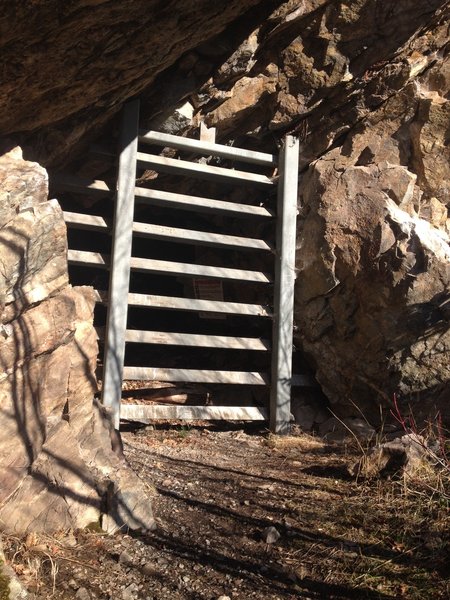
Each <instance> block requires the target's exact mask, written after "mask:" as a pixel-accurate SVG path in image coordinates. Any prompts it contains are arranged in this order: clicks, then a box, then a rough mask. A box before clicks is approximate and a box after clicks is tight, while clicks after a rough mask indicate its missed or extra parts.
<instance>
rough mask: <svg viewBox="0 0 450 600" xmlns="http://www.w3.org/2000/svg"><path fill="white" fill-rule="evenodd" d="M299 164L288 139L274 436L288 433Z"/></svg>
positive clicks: (283, 163)
mask: <svg viewBox="0 0 450 600" xmlns="http://www.w3.org/2000/svg"><path fill="white" fill-rule="evenodd" d="M298 160H299V142H298V139H297V138H294V137H293V136H290V135H288V136H286V139H285V142H284V146H283V148H282V151H281V154H280V165H279V170H280V179H279V187H278V218H277V238H276V239H277V252H276V260H275V286H274V320H273V334H272V338H273V350H272V375H271V381H272V385H271V390H270V428H271V430H272V431H273V432H275V433H288V432H289V429H290V425H289V421H290V414H291V384H292V345H293V344H292V336H293V326H294V285H295V249H296V221H297V187H298Z"/></svg>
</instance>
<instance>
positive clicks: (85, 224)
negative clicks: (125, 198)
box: [63, 211, 272, 251]
mask: <svg viewBox="0 0 450 600" xmlns="http://www.w3.org/2000/svg"><path fill="white" fill-rule="evenodd" d="M63 215H64V221H65V222H66V224H67V225H68V226H70V227H76V228H78V229H86V230H93V231H105V232H108V231H109V230H110V224H109V223H108V222H107V221H106V220H105V219H104V218H103V217H100V216H96V215H84V214H81V213H74V212H68V211H64V212H63ZM133 233H134V234H135V235H137V236H139V237H146V238H151V239H156V240H163V241H170V242H178V243H183V244H195V245H200V246H215V247H219V248H248V249H251V250H263V251H270V250H272V247H271V246H270V244H268V243H267V242H266V241H265V240H258V239H255V238H247V237H241V236H236V235H224V234H219V233H210V232H208V231H195V230H193V229H181V228H179V227H167V226H165V225H154V224H152V223H137V222H134V223H133Z"/></svg>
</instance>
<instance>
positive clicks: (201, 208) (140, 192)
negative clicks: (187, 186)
mask: <svg viewBox="0 0 450 600" xmlns="http://www.w3.org/2000/svg"><path fill="white" fill-rule="evenodd" d="M135 196H136V200H137V201H138V202H141V203H142V202H148V201H150V202H149V203H150V204H152V205H154V206H161V207H163V208H164V207H168V208H181V209H182V210H189V211H195V212H203V213H212V214H225V215H234V216H237V217H266V218H267V217H269V218H270V217H273V216H274V213H273V212H272V211H270V210H268V209H267V208H264V207H262V206H252V205H251V204H239V203H237V202H226V201H224V200H213V199H212V198H203V197H202V196H189V195H187V194H177V193H175V192H165V191H163V190H153V189H147V188H141V187H137V188H136V189H135Z"/></svg>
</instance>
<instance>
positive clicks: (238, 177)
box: [64, 100, 311, 432]
mask: <svg viewBox="0 0 450 600" xmlns="http://www.w3.org/2000/svg"><path fill="white" fill-rule="evenodd" d="M138 144H139V145H140V146H141V147H142V146H145V145H151V146H153V147H154V146H158V147H163V148H173V149H177V150H181V151H187V152H189V153H190V154H192V155H200V156H202V157H205V156H207V157H220V158H221V159H226V160H231V161H234V162H235V163H236V164H240V165H251V167H250V168H252V169H253V171H248V170H238V169H234V168H225V167H223V166H213V165H211V164H207V163H206V162H205V160H203V161H199V162H196V161H195V160H196V159H193V158H189V160H180V159H178V158H171V157H166V156H161V155H160V154H148V153H146V152H141V151H140V150H139V148H140V147H139V146H138ZM298 153H299V146H298V140H297V139H296V138H294V137H292V136H287V137H286V138H285V140H284V145H283V147H282V149H281V152H280V155H279V157H276V156H273V155H270V154H265V153H261V152H256V151H250V150H245V149H241V148H236V147H233V146H226V145H221V144H216V143H214V142H211V141H205V140H203V139H200V140H193V139H188V138H185V137H180V136H175V135H169V134H164V133H158V132H155V131H148V132H144V131H140V130H139V101H138V100H134V101H131V102H129V103H128V104H126V105H125V107H124V110H123V117H122V131H121V139H120V158H119V166H118V177H117V189H116V201H115V214H114V220H113V225H112V230H111V234H112V251H111V256H110V257H108V256H105V255H103V254H101V253H96V252H87V251H80V250H73V249H69V256H68V258H69V263H71V264H76V265H90V266H97V267H102V268H109V270H110V281H109V289H108V291H107V292H105V291H103V292H102V291H98V301H99V302H106V303H107V310H108V314H107V325H106V331H105V340H104V372H103V385H102V400H103V403H104V404H105V406H107V407H109V408H110V410H111V411H112V413H113V416H114V423H115V427H116V428H119V424H120V419H121V418H122V419H127V420H139V419H143V420H149V419H186V420H188V419H218V420H221V419H236V420H241V419H242V420H261V419H267V418H269V420H270V428H271V430H272V431H275V432H286V431H287V430H288V427H289V422H290V398H291V386H292V385H300V386H310V385H311V380H310V379H309V377H308V376H306V375H293V374H292V349H293V346H292V337H293V304H294V282H295V245H296V244H295V241H296V215H297V180H298ZM261 167H264V168H271V169H274V168H277V170H278V175H277V177H276V178H271V177H268V176H266V175H263V174H260V173H259V172H255V171H258V170H259V171H261ZM241 168H242V167H241ZM246 168H248V167H246ZM142 169H152V170H154V171H156V172H158V173H174V174H178V175H183V176H185V175H187V176H189V177H194V178H198V179H200V180H207V181H213V182H217V183H219V184H220V183H225V184H227V185H237V186H245V188H246V189H247V190H249V193H251V190H252V188H253V187H254V186H256V187H257V188H261V187H262V188H267V189H268V190H273V189H274V187H277V202H276V204H277V206H276V209H275V210H271V209H268V208H266V207H263V206H255V205H253V204H246V203H240V202H230V201H228V200H227V201H224V200H218V199H213V198H208V197H203V196H192V195H188V194H182V193H177V192H173V191H162V190H156V189H151V188H148V187H140V186H137V185H136V178H137V172H138V171H139V170H142ZM65 185H66V187H67V185H68V186H69V187H70V185H71V184H70V181H69V180H68V179H67V178H66V179H65ZM72 187H73V188H74V189H75V188H77V184H74V185H73V186H72ZM79 187H80V186H79V185H78V188H79ZM87 188H89V189H91V190H95V189H97V190H100V191H101V190H107V189H108V187H107V186H106V184H104V183H102V182H96V183H93V184H90V185H89V186H87ZM136 203H140V204H142V203H144V204H146V205H150V206H156V207H166V208H169V209H170V210H171V211H195V212H199V213H205V214H209V215H221V216H224V217H227V216H229V217H233V219H240V218H244V217H245V218H247V219H249V218H250V219H251V218H254V217H258V218H259V219H271V220H273V219H276V241H275V247H273V244H272V243H270V241H268V240H264V239H256V238H253V237H243V236H236V235H230V234H229V233H227V232H226V231H223V232H220V233H217V232H210V231H197V230H193V229H183V228H179V227H167V226H164V225H159V224H152V223H140V222H137V221H135V220H134V219H135V216H134V215H135V204H136ZM64 214H65V219H66V222H67V225H68V227H72V228H77V227H78V228H84V229H90V230H93V231H95V230H99V231H101V230H105V229H107V228H108V227H109V226H110V225H109V224H108V223H107V222H106V221H105V219H103V218H102V217H100V216H93V215H86V214H81V213H74V212H67V211H66V212H65V213H64ZM133 236H144V237H148V238H153V239H156V240H164V241H170V242H171V243H175V244H176V243H182V244H194V245H199V246H209V247H212V248H233V249H235V250H236V251H239V252H240V251H243V252H251V251H253V250H257V251H260V252H267V253H269V254H270V256H271V257H272V259H273V261H274V268H273V276H271V275H269V274H267V273H265V272H263V271H257V270H246V269H240V268H239V269H237V268H233V266H232V265H230V266H226V267H220V268H219V267H215V266H210V265H203V264H191V263H189V262H183V261H182V260H181V261H180V262H175V261H173V260H160V259H153V258H142V257H140V258H139V257H133V256H132V242H133ZM133 271H140V272H144V273H153V274H164V275H166V276H172V277H183V278H190V279H196V280H198V279H201V280H202V281H206V282H208V281H212V282H226V281H238V282H255V283H257V284H259V287H260V288H261V289H262V288H265V292H264V297H265V298H266V297H267V293H269V295H270V297H271V298H272V303H271V305H270V306H267V303H265V302H264V303H261V304H256V303H251V304H249V303H243V302H230V301H226V300H225V299H222V298H219V299H217V298H215V299H205V298H203V299H202V298H198V297H197V298H192V297H191V298H189V297H175V296H165V295H153V294H141V293H134V292H131V291H130V289H129V285H130V283H129V282H130V272H133ZM204 287H205V284H204ZM206 287H207V285H206ZM212 287H214V286H212ZM213 298H214V294H213ZM130 306H139V307H142V308H145V307H148V308H152V309H155V308H160V309H171V310H174V311H197V312H202V313H207V314H208V313H210V314H215V315H217V314H219V315H220V314H224V315H250V316H253V317H258V318H261V319H267V318H271V319H272V320H273V325H272V336H271V337H272V339H271V340H267V339H261V338H257V337H244V336H242V337H241V336H231V335H225V336H224V335H204V334H201V333H183V332H180V333H174V332H168V331H154V330H151V331H148V330H139V329H135V328H134V329H130V328H129V327H127V312H128V307H130ZM127 343H129V344H132V343H139V344H160V345H170V346H195V347H204V348H213V349H214V348H225V349H229V350H233V349H236V350H246V351H250V352H270V353H271V372H259V371H246V370H239V371H238V370H211V369H185V368H183V369H178V368H161V367H153V366H152V365H151V364H150V365H148V366H133V365H125V364H124V357H125V347H126V344H127ZM123 380H155V381H161V382H196V383H210V384H235V385H239V384H241V385H242V384H243V385H252V386H253V385H257V386H270V402H269V406H268V407H267V408H263V407H257V406H241V407H228V406H227V407H224V406H207V407H206V406H167V405H142V404H135V405H133V404H123V403H122V402H121V397H122V382H123ZM267 409H268V410H267Z"/></svg>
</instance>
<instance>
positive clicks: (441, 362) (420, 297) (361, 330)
mask: <svg viewBox="0 0 450 600" xmlns="http://www.w3.org/2000/svg"><path fill="white" fill-rule="evenodd" d="M392 125H393V124H392ZM383 128H385V122H383ZM369 135H370V138H371V140H372V142H370V141H369V139H368V138H369ZM404 136H406V133H404ZM361 137H363V138H364V144H361V139H360V136H358V135H356V136H354V137H353V138H350V139H349V140H348V142H349V143H348V146H347V147H344V148H343V149H335V150H333V151H332V152H330V153H328V154H327V155H326V156H325V157H324V158H323V159H320V160H319V161H317V162H316V163H315V164H314V165H313V166H311V167H310V169H309V171H308V173H307V174H306V175H305V177H304V178H303V180H302V185H301V204H302V211H301V215H300V222H299V237H298V258H297V267H298V271H299V272H298V279H297V290H296V319H297V324H298V331H299V334H300V336H301V343H302V346H303V349H304V350H305V351H306V352H307V353H308V354H310V356H311V357H312V358H313V360H314V362H315V364H316V367H317V371H316V373H317V377H318V380H319V382H320V383H321V386H322V389H323V390H324V392H325V394H326V395H327V397H328V398H329V399H330V400H331V402H332V403H334V404H336V403H337V404H339V407H340V408H339V412H340V416H346V415H347V414H352V413H353V412H354V404H356V405H357V406H358V407H359V408H360V409H361V410H362V411H363V413H365V415H366V417H368V418H370V419H371V420H377V417H378V415H377V414H376V413H377V411H378V410H379V408H377V407H378V406H379V404H380V403H381V404H383V405H384V406H387V405H388V404H389V402H390V400H391V399H392V395H393V394H394V393H395V392H400V393H401V394H402V395H403V396H404V397H406V398H412V397H413V396H415V397H416V398H417V397H418V396H419V395H420V403H416V404H415V405H414V409H413V410H415V411H419V412H420V413H421V414H422V415H425V414H426V412H427V411H428V410H430V409H431V407H432V406H434V404H435V402H436V401H437V398H438V394H439V393H440V392H441V391H442V389H443V387H444V386H445V384H446V382H447V381H448V380H449V377H450V361H449V360H448V357H449V352H450V331H449V321H448V319H447V318H446V316H445V314H444V312H443V311H442V310H441V305H442V304H443V303H445V301H446V298H447V294H448V287H449V285H450V269H449V264H450V247H449V237H448V235H447V233H446V232H445V231H443V230H441V229H437V228H435V227H433V225H431V224H430V223H429V222H427V221H426V220H425V219H423V218H421V215H420V198H421V196H422V195H423V193H424V192H423V190H421V189H420V188H418V187H417V186H416V185H415V177H414V176H411V174H410V173H409V170H408V169H407V167H405V166H401V165H398V164H397V166H396V167H395V168H394V167H393V166H392V162H393V161H394V160H397V161H398V162H400V159H399V157H398V156H397V158H396V157H395V153H396V152H398V151H399V149H398V145H397V144H398V142H396V140H395V139H394V138H389V137H386V138H384V140H383V144H379V140H380V139H381V135H380V137H378V135H377V131H376V129H372V131H371V132H370V134H369V132H368V131H365V132H364V133H363V134H361ZM367 144H370V145H367ZM362 146H363V147H364V148H369V147H370V149H371V153H372V154H373V156H374V158H373V159H372V161H371V163H370V164H367V165H359V164H357V163H358V160H359V157H360V156H361V154H360V152H361V147H362ZM349 153H350V156H349ZM390 161H392V162H390ZM346 399H347V400H346ZM345 404H347V408H345ZM437 404H438V405H439V403H437ZM440 404H442V402H441V403H440ZM442 408H443V409H444V411H445V410H446V406H445V405H442V406H441V409H442Z"/></svg>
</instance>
